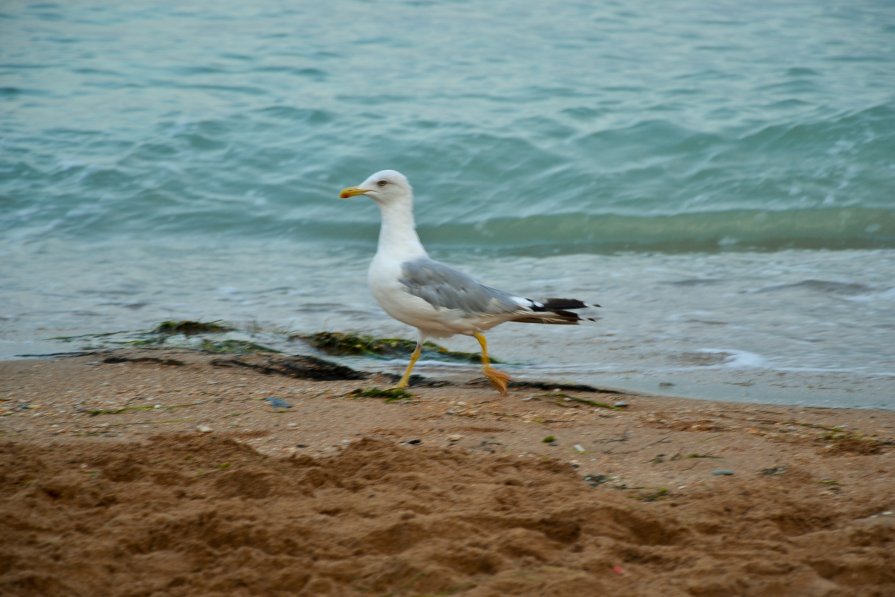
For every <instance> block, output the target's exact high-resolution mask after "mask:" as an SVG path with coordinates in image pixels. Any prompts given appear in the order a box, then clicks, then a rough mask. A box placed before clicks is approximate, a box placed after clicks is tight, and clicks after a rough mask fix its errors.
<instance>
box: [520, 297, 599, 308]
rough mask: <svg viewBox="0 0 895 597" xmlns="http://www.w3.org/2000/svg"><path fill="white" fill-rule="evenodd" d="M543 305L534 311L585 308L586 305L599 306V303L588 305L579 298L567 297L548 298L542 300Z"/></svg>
mask: <svg viewBox="0 0 895 597" xmlns="http://www.w3.org/2000/svg"><path fill="white" fill-rule="evenodd" d="M542 304H543V305H544V306H543V307H542V308H537V309H535V310H536V311H566V310H568V309H587V308H588V307H599V306H600V305H597V304H591V305H588V304H587V303H585V302H584V301H582V300H579V299H567V298H548V299H544V300H543V301H542Z"/></svg>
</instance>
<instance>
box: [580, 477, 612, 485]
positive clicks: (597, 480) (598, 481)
mask: <svg viewBox="0 0 895 597" xmlns="http://www.w3.org/2000/svg"><path fill="white" fill-rule="evenodd" d="M607 481H609V477H607V476H606V475H584V482H585V483H587V484H588V485H590V486H591V487H598V486H599V485H602V484H603V483H606V482H607Z"/></svg>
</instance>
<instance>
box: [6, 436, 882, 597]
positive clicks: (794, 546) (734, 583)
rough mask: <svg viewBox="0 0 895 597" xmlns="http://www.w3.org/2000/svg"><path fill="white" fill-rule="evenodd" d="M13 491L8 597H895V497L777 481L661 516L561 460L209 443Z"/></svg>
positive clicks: (78, 447)
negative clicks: (799, 490) (271, 449)
mask: <svg viewBox="0 0 895 597" xmlns="http://www.w3.org/2000/svg"><path fill="white" fill-rule="evenodd" d="M790 475H791V476H798V471H791V472H790ZM0 483H2V494H0V495H2V498H0V516H2V518H0V520H2V526H3V529H4V530H3V533H2V534H3V541H2V544H0V592H2V593H3V594H7V595H150V594H156V595H161V594H164V595H198V594H201V595H214V594H218V595H249V594H251V595H276V594H290V595H371V594H372V595H384V594H388V595H425V594H452V595H453V594H458V595H551V596H556V597H559V596H563V595H575V596H580V595H596V594H607V595H653V594H655V595H658V594H663V595H725V596H726V595H845V594H848V595H880V596H882V595H891V594H895V567H893V556H892V553H893V548H895V544H893V538H895V533H893V517H892V516H886V515H878V513H879V512H880V509H881V508H882V507H883V504H884V499H885V496H880V498H879V500H877V502H878V503H876V502H874V503H863V504H840V505H839V506H837V507H833V506H831V505H830V504H829V501H826V502H825V501H822V500H812V499H810V498H805V497H804V496H799V495H790V494H789V492H788V490H787V485H781V484H780V483H777V482H774V481H773V480H772V478H771V477H769V478H768V479H767V480H762V479H758V480H756V479H751V480H746V479H743V480H738V479H731V483H729V484H725V485H724V488H723V489H720V490H718V489H717V488H715V489H713V490H712V493H711V494H709V493H708V492H706V493H705V494H699V493H696V494H693V495H690V496H689V497H688V498H687V499H685V500H676V501H674V502H673V503H671V502H666V501H662V500H657V501H654V502H648V501H641V500H638V499H633V498H632V497H631V496H630V495H629V494H625V493H622V492H618V491H616V490H613V489H610V488H607V487H605V486H599V487H596V488H593V487H590V486H589V485H588V484H587V483H586V482H584V481H583V480H582V478H581V477H580V476H579V475H577V474H575V473H574V471H573V470H572V469H571V467H569V466H568V465H567V464H562V463H559V462H557V461H552V460H543V461H540V462H538V461H533V460H530V459H529V460H525V459H520V458H514V457H512V456H495V455H491V454H485V453H471V452H468V451H462V450H451V449H443V448H429V447H425V446H408V445H398V444H396V443H389V442H384V441H374V440H369V439H363V440H360V441H357V442H355V443H353V444H351V445H348V446H347V447H346V448H345V449H344V450H342V451H341V452H339V453H337V454H334V455H331V456H327V457H319V458H312V457H309V456H293V457H291V458H283V459H278V458H273V457H270V456H265V455H262V454H260V453H258V452H256V451H254V450H253V449H252V448H251V447H249V446H246V445H244V444H241V443H238V442H236V441H233V440H231V439H226V438H223V437H218V436H215V435H213V434H204V435H161V436H156V437H154V438H152V439H151V440H150V441H148V442H147V443H144V444H141V443H136V442H129V443H121V444H119V443H113V442H76V443H73V444H66V445H64V446H58V445H57V446H35V445H30V444H23V443H7V444H4V445H3V446H2V449H0ZM759 496H760V498H761V499H756V498H758V497H759Z"/></svg>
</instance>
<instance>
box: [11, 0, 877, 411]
mask: <svg viewBox="0 0 895 597" xmlns="http://www.w3.org/2000/svg"><path fill="white" fill-rule="evenodd" d="M753 4H755V3H753ZM757 4H758V5H757V6H754V5H742V4H741V3H736V4H735V3H732V2H731V3H723V2H722V3H718V2H715V3H706V2H683V3H673V4H672V3H668V4H661V3H651V2H650V3H648V2H623V3H622V2H618V3H584V2H578V3H571V2H564V3H549V2H512V3H510V2H506V3H503V2H497V3H479V2H450V3H432V2H422V1H417V2H377V3H364V2H348V1H341V2H340V1H336V2H329V3H327V4H326V5H325V7H323V6H321V5H319V4H318V3H310V2H308V3H305V2H291V3H287V2H255V3H251V5H246V4H245V3H228V2H216V3H215V2H184V3H178V4H177V5H176V6H174V5H161V6H160V5H158V3H149V2H130V3H113V2H105V3H103V2H94V3H88V2H78V3H61V2H60V3H53V2H40V3H26V2H5V3H3V5H2V7H0V38H2V40H3V43H2V44H0V105H2V112H0V206H2V217H0V239H2V241H0V305H3V312H2V314H0V331H2V338H0V356H2V357H7V358H9V357H13V356H15V355H17V354H24V353H28V354H34V353H45V352H56V351H59V350H66V349H71V347H70V343H67V344H66V345H64V346H63V345H61V344H60V343H59V342H57V341H52V340H48V339H49V338H53V337H56V336H70V335H77V334H88V333H93V332H110V331H118V330H132V329H138V328H146V327H151V326H152V325H154V324H155V323H157V322H158V321H159V320H160V319H168V318H172V317H173V318H186V317H201V318H204V319H223V320H227V321H231V322H234V323H237V324H239V325H241V326H242V327H244V329H249V328H251V329H252V330H255V333H258V334H271V335H272V336H276V331H283V330H288V331H297V332H305V331H316V330H317V329H320V328H323V327H326V328H331V329H352V330H356V331H362V332H372V333H388V334H403V335H407V336H412V334H411V332H410V331H409V330H407V329H406V328H405V327H403V326H401V325H400V324H396V323H392V322H388V321H385V320H383V319H382V317H383V316H382V313H381V311H379V309H378V308H377V307H375V306H374V305H372V304H371V298H370V296H369V293H368V292H367V290H366V288H365V273H364V270H365V267H366V264H367V262H368V260H369V257H370V256H371V255H372V252H373V250H374V247H375V239H376V232H377V227H378V214H377V212H376V210H375V208H374V207H373V206H371V205H368V204H364V203H363V202H362V201H360V200H357V201H354V202H340V201H337V200H336V196H337V193H338V191H339V189H340V188H341V187H343V186H347V185H349V184H355V183H358V182H360V181H361V180H363V179H364V178H366V176H367V175H368V174H370V173H371V172H373V171H375V170H378V169H382V168H394V169H398V170H401V171H402V172H404V173H405V174H406V175H407V176H408V177H409V178H410V180H411V182H412V183H413V184H414V186H415V189H416V194H417V220H418V224H419V227H420V232H421V235H422V237H423V240H424V242H425V243H426V244H427V246H428V247H429V249H430V252H431V253H432V254H433V255H434V256H435V257H438V258H442V259H443V260H445V261H448V262H451V263H453V264H455V265H458V266H461V267H463V268H464V269H466V270H467V271H469V272H470V273H473V274H475V275H477V276H479V277H481V278H484V279H485V280H487V281H488V282H489V283H492V284H494V285H501V286H504V287H506V288H507V289H510V290H514V291H517V292H520V293H524V294H528V295H533V296H537V295H540V294H549V295H554V294H559V293H566V294H576V295H581V296H582V297H583V298H589V299H592V300H595V301H597V302H599V303H601V304H602V305H604V309H603V314H604V319H603V320H602V321H601V323H600V324H599V325H597V326H595V327H592V328H577V329H575V330H571V331H570V330H569V329H568V328H562V329H557V328H545V327H530V326H515V327H514V326H505V327H501V328H498V329H497V330H495V331H494V332H492V334H491V343H492V345H493V346H494V351H495V353H496V354H498V355H499V356H503V357H504V359H505V360H510V361H512V362H513V364H511V365H510V370H511V373H513V374H514V375H516V376H519V377H524V376H531V377H539V378H561V379H563V380H575V381H586V382H591V383H600V384H603V385H613V386H618V387H628V388H634V389H638V390H642V391H656V392H667V393H677V394H684V395H690V396H695V397H722V398H729V399H737V400H758V401H768V402H787V403H804V404H823V405H855V406H884V407H888V408H895V349H893V348H892V347H893V346H895V282H893V280H895V6H893V5H892V4H891V3H890V2H883V1H879V2H851V3H845V2H841V3H807V2H806V3H780V2H770V1H769V2H762V3H757ZM249 324H251V325H249ZM451 344H452V345H455V346H457V347H458V348H463V349H472V348H473V347H474V343H472V344H470V345H468V346H467V344H468V342H467V341H466V340H464V339H456V340H453V341H451ZM293 348H294V349H295V350H300V349H302V347H293ZM361 365H369V366H371V367H377V368H382V367H383V366H384V365H383V364H382V363H373V364H364V363H361ZM423 365H424V366H426V365H427V364H426V363H423ZM385 366H387V367H390V368H392V369H395V370H397V369H399V368H400V364H398V363H394V364H386V365H385ZM428 366H429V371H430V372H437V373H441V374H444V375H458V376H468V375H469V374H470V373H471V372H470V371H468V370H460V371H453V370H451V369H450V368H449V367H445V366H436V365H434V364H428Z"/></svg>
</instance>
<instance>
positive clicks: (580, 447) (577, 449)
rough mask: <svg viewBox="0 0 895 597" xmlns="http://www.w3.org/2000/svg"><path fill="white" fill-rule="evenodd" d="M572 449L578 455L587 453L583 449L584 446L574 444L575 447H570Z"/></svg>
mask: <svg viewBox="0 0 895 597" xmlns="http://www.w3.org/2000/svg"><path fill="white" fill-rule="evenodd" d="M572 447H573V448H575V451H576V452H579V453H580V452H586V451H587V450H585V449H584V446H582V445H581V444H575V445H574V446H572Z"/></svg>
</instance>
